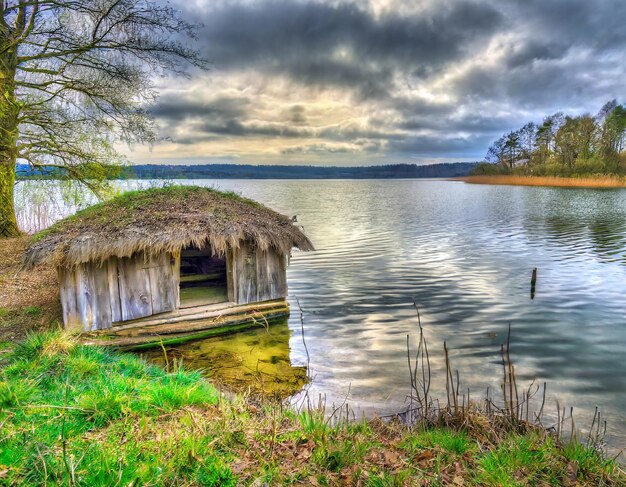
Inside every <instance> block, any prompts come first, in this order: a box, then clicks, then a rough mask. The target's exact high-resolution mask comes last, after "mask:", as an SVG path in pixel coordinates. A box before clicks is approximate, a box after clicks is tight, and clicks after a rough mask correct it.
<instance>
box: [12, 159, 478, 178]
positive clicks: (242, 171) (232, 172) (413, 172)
mask: <svg viewBox="0 0 626 487" xmlns="http://www.w3.org/2000/svg"><path fill="white" fill-rule="evenodd" d="M475 166H476V163H473V162H454V163H443V164H431V165H426V166H418V165H416V164H390V165H385V166H360V167H337V166H279V165H258V166H257V165H240V164H203V165H178V164H169V165H163V164H140V165H134V166H126V167H123V168H122V171H121V175H120V178H121V179H390V178H450V177H461V176H467V175H468V174H469V173H470V172H471V171H472V169H473V168H474V167H475ZM17 174H18V177H22V178H28V177H47V178H51V177H55V176H63V175H62V174H60V173H58V171H57V172H55V171H51V170H48V171H46V172H41V171H39V170H37V171H35V170H32V169H30V168H29V166H27V165H19V166H18V170H17Z"/></svg>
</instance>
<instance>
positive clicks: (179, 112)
mask: <svg viewBox="0 0 626 487" xmlns="http://www.w3.org/2000/svg"><path fill="white" fill-rule="evenodd" d="M250 104H251V100H250V99H249V98H244V97H235V98H233V97H218V98H215V99H213V100H210V101H203V100H199V99H197V98H193V97H188V96H187V97H186V96H184V95H182V96H181V94H179V93H177V94H175V95H171V94H170V95H165V96H162V97H161V98H159V101H158V103H157V104H156V105H155V106H154V107H153V108H152V109H151V110H150V112H151V114H152V115H153V116H154V117H156V118H158V119H162V120H166V121H168V122H170V123H171V122H181V121H183V120H188V119H193V118H202V119H205V118H212V119H215V118H217V119H221V120H232V119H235V118H239V117H243V116H245V115H246V113H247V110H248V107H249V106H250Z"/></svg>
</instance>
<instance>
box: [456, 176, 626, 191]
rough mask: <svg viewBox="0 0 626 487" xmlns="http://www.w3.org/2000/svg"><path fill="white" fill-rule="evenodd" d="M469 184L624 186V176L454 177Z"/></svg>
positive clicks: (625, 179)
mask: <svg viewBox="0 0 626 487" xmlns="http://www.w3.org/2000/svg"><path fill="white" fill-rule="evenodd" d="M455 180H456V181H465V182H466V183H471V184H501V185H507V186H552V187H559V188H625V187H626V178H624V177H620V176H609V175H607V176H593V177H581V178H562V177H557V176H516V175H495V176H467V177H464V178H455Z"/></svg>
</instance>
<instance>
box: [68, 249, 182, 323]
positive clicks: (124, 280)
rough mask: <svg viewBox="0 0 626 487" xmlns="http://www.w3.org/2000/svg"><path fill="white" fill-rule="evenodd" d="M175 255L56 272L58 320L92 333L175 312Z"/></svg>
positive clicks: (177, 269)
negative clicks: (59, 301) (58, 287)
mask: <svg viewBox="0 0 626 487" xmlns="http://www.w3.org/2000/svg"><path fill="white" fill-rule="evenodd" d="M179 267H180V260H179V256H171V255H169V254H162V255H159V256H156V257H152V258H146V256H144V255H143V254H137V255H135V256H133V257H130V258H120V259H117V258H112V259H109V260H108V261H107V262H105V263H104V264H102V265H99V264H95V263H91V262H89V263H86V264H80V265H78V266H77V267H75V268H74V269H71V270H67V269H59V283H60V288H61V303H62V305H63V321H64V323H65V327H66V328H68V329H73V330H79V331H92V330H99V329H104V328H110V327H111V326H112V324H113V323H116V322H120V321H126V320H132V319H136V318H143V317H145V316H150V315H152V314H157V313H163V312H166V311H171V310H174V309H176V308H178V304H179V302H180V297H179V288H178V283H179Z"/></svg>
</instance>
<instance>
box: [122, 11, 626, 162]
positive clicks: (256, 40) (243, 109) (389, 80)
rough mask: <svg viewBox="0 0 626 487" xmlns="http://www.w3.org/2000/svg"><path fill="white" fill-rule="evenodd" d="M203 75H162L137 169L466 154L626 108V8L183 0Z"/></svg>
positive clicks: (135, 154) (471, 156)
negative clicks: (556, 117)
mask: <svg viewBox="0 0 626 487" xmlns="http://www.w3.org/2000/svg"><path fill="white" fill-rule="evenodd" d="M178 4H179V5H180V8H181V9H183V10H184V15H186V16H188V17H189V18H190V19H194V20H196V21H198V22H202V24H203V27H202V28H201V29H199V31H198V39H197V40H196V41H194V42H197V44H198V48H199V50H201V52H202V53H203V54H204V55H205V56H206V58H207V59H208V60H209V61H210V63H211V69H210V71H208V72H194V73H191V77H190V78H189V79H171V78H170V79H160V80H158V82H157V83H158V87H159V91H160V92H161V97H160V99H159V101H158V103H157V105H156V106H155V107H153V109H152V110H153V114H154V116H155V117H156V120H157V122H158V126H159V129H160V135H161V137H162V138H163V139H164V140H163V141H162V142H160V143H158V144H156V145H155V146H154V147H153V148H152V149H151V150H149V149H148V148H142V147H136V148H135V149H134V150H133V151H132V152H130V153H129V154H128V155H129V157H130V158H131V159H132V160H134V161H136V162H142V163H145V162H153V163H159V162H167V163H173V162H181V163H210V162H240V163H260V164H263V163H278V164H339V165H359V164H381V163H389V162H406V163H418V164H421V163H432V162H447V161H473V160H477V159H481V158H482V157H484V155H485V152H486V150H487V148H488V146H489V145H490V143H491V141H492V140H493V139H495V138H497V137H498V136H499V135H501V134H502V133H503V132H505V131H507V130H510V129H513V128H517V127H518V126H520V125H522V124H523V123H524V122H526V121H531V120H533V121H541V119H542V118H543V116H544V115H547V114H549V113H553V112H556V111H563V112H565V113H567V114H579V113H584V112H590V113H596V112H597V111H598V109H599V108H600V107H601V106H602V105H603V104H604V102H606V101H607V100H610V99H612V98H617V99H618V100H620V101H621V102H624V101H626V62H625V60H626V28H625V27H624V19H626V1H624V0H595V1H590V0H475V1H465V0H408V1H407V0H404V1H401V0H370V1H367V0H358V1H357V0H354V1H350V0H345V1H344V0H317V1H309V0H254V1H251V0H237V1H226V0H195V1H192V0H186V1H182V0H178Z"/></svg>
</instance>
